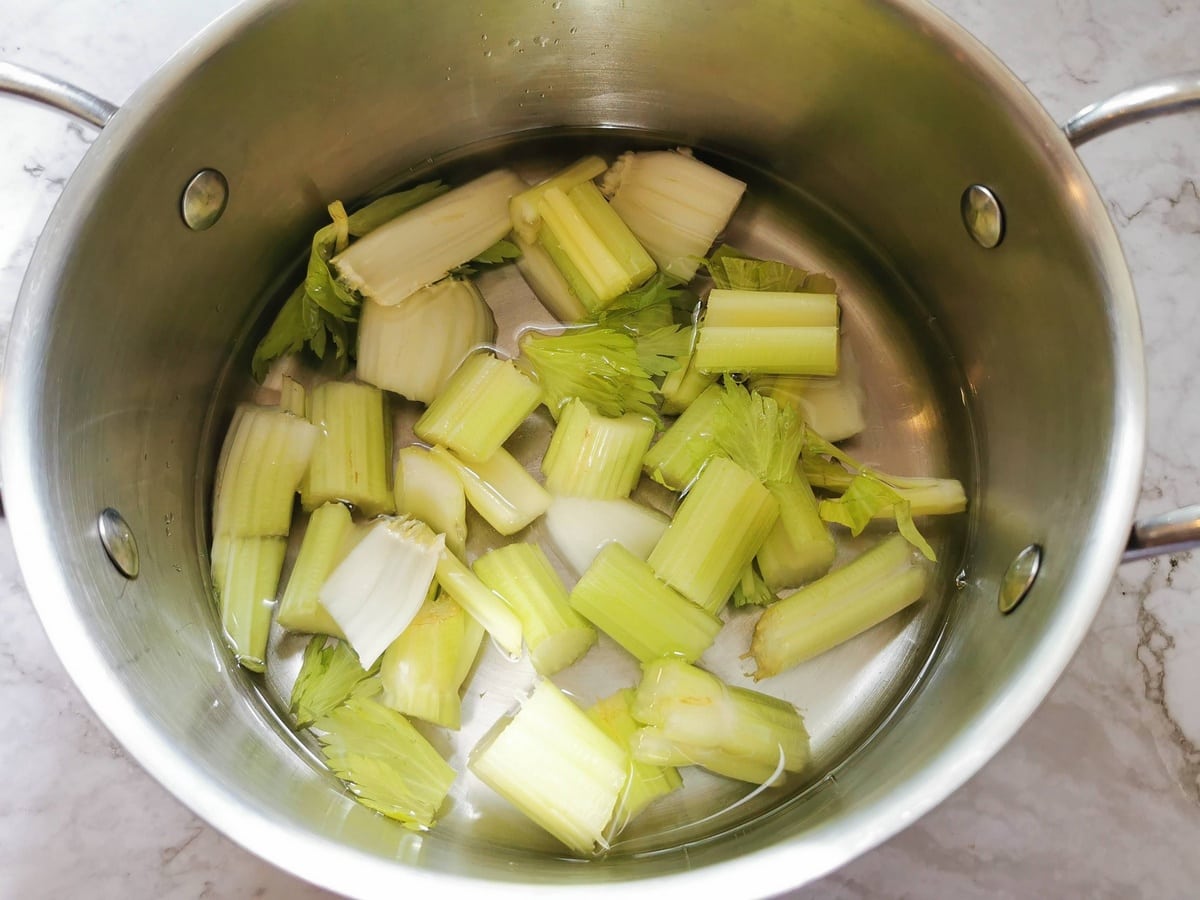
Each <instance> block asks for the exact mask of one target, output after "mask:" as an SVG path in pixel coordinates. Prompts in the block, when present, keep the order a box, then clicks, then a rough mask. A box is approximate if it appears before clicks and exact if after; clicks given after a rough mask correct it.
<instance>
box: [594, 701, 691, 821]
mask: <svg viewBox="0 0 1200 900" xmlns="http://www.w3.org/2000/svg"><path fill="white" fill-rule="evenodd" d="M632 708H633V689H632V688H624V689H622V690H619V691H617V692H616V693H615V694H610V695H609V696H607V697H605V698H604V699H603V700H599V701H597V702H596V703H593V704H592V705H591V706H590V707H589V708H588V709H587V715H588V718H589V719H591V720H592V721H593V722H595V723H596V724H597V725H598V726H599V727H600V730H601V731H603V732H604V733H605V734H607V735H608V736H609V737H610V738H612V739H613V741H615V742H616V744H617V746H618V747H623V748H626V749H628V747H629V745H630V742H631V741H632V740H633V737H634V735H635V734H636V733H637V730H638V723H637V722H636V721H635V720H634V718H633V714H632ZM681 787H683V779H682V778H680V777H679V772H678V771H676V770H675V768H674V767H673V766H656V765H651V764H650V763H644V762H638V761H637V760H634V759H630V760H629V772H628V774H627V775H626V776H625V784H624V786H623V787H622V788H621V798H620V800H619V801H618V802H617V807H616V809H615V810H614V811H613V817H612V822H611V823H610V825H609V828H608V833H607V834H606V835H605V837H606V839H607V840H610V841H611V840H612V838H613V837H615V836H616V835H618V834H620V833H621V832H622V831H623V830H624V829H625V826H626V825H628V824H629V823H630V822H632V821H633V820H634V819H635V818H637V816H638V814H639V813H640V812H641V811H642V810H644V809H645V808H646V807H647V806H649V805H650V804H651V803H652V802H654V801H655V800H657V799H658V798H659V797H664V796H666V795H667V794H669V793H671V792H672V791H677V790H679V788H681Z"/></svg>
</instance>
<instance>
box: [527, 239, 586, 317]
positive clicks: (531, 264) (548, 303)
mask: <svg viewBox="0 0 1200 900" xmlns="http://www.w3.org/2000/svg"><path fill="white" fill-rule="evenodd" d="M513 239H514V240H515V241H516V244H517V246H518V247H520V248H521V255H520V256H519V257H517V270H518V271H520V273H521V275H522V276H523V277H524V278H525V283H526V284H528V285H529V288H530V290H532V291H533V293H534V294H535V295H536V296H537V298H538V300H539V301H541V304H542V306H544V307H546V309H548V310H549V311H550V312H552V313H553V314H554V315H555V317H556V318H557V319H558V320H559V321H560V322H578V321H580V320H581V319H584V318H586V317H587V314H588V308H587V307H586V306H584V305H583V302H582V301H581V300H580V299H579V295H578V294H577V293H576V292H575V290H574V289H573V288H572V286H571V285H570V284H569V283H568V282H567V279H566V278H565V277H564V276H563V273H562V272H560V271H559V268H558V266H556V265H555V264H554V260H553V259H551V258H550V253H549V252H548V251H547V250H546V248H545V247H543V246H542V245H541V244H540V243H538V242H533V241H526V240H525V239H524V238H522V237H521V236H520V235H519V234H518V235H513Z"/></svg>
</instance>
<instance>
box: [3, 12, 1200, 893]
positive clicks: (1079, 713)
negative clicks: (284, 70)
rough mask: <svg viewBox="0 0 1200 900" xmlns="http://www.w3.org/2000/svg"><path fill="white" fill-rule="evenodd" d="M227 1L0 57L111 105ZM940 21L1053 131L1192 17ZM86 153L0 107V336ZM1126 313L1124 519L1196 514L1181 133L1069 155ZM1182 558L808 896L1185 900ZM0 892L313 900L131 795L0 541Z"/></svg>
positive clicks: (1189, 860)
mask: <svg viewBox="0 0 1200 900" xmlns="http://www.w3.org/2000/svg"><path fill="white" fill-rule="evenodd" d="M232 5H233V3H232V2H231V0H192V2H189V3H163V2H159V0H105V2H100V0H10V2H6V3H4V4H0V59H8V60H13V61H15V62H19V63H23V64H26V65H29V66H32V67H35V68H37V69H41V70H43V71H45V72H48V73H51V74H54V75H57V76H60V77H63V78H66V79H68V80H71V81H74V82H76V83H78V84H80V85H81V86H84V87H86V88H88V89H89V90H91V91H93V92H95V93H97V94H99V95H101V96H104V97H106V98H108V99H111V100H113V101H115V102H120V101H122V100H124V99H125V98H126V97H127V96H128V95H129V94H130V93H131V92H132V91H133V89H134V88H135V87H136V86H137V85H138V84H139V83H140V82H141V81H143V80H144V79H145V78H147V77H148V76H149V75H150V74H151V72H153V71H154V69H155V68H156V67H157V66H158V65H159V64H160V63H162V62H163V61H164V60H166V59H167V57H168V56H170V54H171V53H173V52H174V51H175V50H176V49H178V48H179V47H180V46H182V44H183V43H184V42H185V41H186V40H187V39H188V38H189V37H191V36H192V35H193V34H194V33H195V32H196V31H198V30H199V29H200V28H202V27H203V26H204V25H205V24H206V23H207V22H209V21H210V20H211V19H213V18H215V17H216V16H217V15H219V14H220V13H221V12H223V11H224V10H225V9H226V8H228V7H230V6H232ZM939 5H940V6H941V7H942V8H943V9H944V10H945V11H946V12H947V13H949V14H950V15H951V16H952V17H953V18H955V19H956V20H957V21H959V22H960V23H961V24H962V25H964V26H965V27H966V28H967V29H968V30H970V31H971V32H973V33H974V34H975V35H976V36H978V37H979V38H980V39H981V40H983V41H984V43H986V44H987V45H989V46H990V47H991V48H992V49H993V50H994V51H995V52H996V54H997V55H998V56H999V57H1000V58H1001V59H1002V60H1003V61H1004V62H1006V63H1007V64H1008V65H1009V66H1010V67H1011V68H1012V69H1013V70H1014V71H1015V72H1016V73H1017V74H1018V75H1019V76H1020V77H1021V78H1022V79H1023V80H1024V81H1025V82H1026V83H1027V84H1028V85H1029V87H1030V88H1031V89H1032V91H1033V93H1034V94H1035V95H1036V96H1037V97H1038V98H1039V99H1040V100H1041V101H1042V102H1043V103H1044V104H1045V106H1046V107H1047V108H1048V109H1049V111H1050V112H1051V114H1053V115H1054V116H1055V117H1056V118H1057V119H1059V120H1060V121H1063V120H1065V119H1066V118H1067V117H1068V116H1069V115H1070V114H1071V113H1073V112H1074V111H1075V110H1076V109H1078V108H1079V107H1081V106H1083V105H1084V104H1086V103H1088V102H1091V101H1093V100H1097V99H1099V98H1102V97H1104V96H1107V95H1109V94H1111V93H1113V92H1114V91H1116V90H1119V89H1121V88H1124V87H1127V86H1129V85H1130V84H1133V83H1136V82H1137V81H1139V80H1143V79H1145V78H1147V77H1150V76H1153V75H1161V74H1166V73H1170V72H1175V71H1183V70H1188V69H1197V68H1200V49H1198V48H1197V44H1196V40H1195V36H1196V35H1197V34H1200V3H1196V2H1195V0H1057V2H1056V3H1046V2H1043V0H1014V2H1012V3H995V2H993V3H989V4H980V3H977V2H975V0H941V2H940V3H939ZM91 139H92V134H91V132H90V131H89V130H88V129H86V128H84V127H81V126H79V125H77V124H74V123H72V122H69V121H67V120H66V119H64V118H62V117H60V116H58V115H55V114H53V113H50V112H47V111H44V110H40V109H37V108H35V107H33V106H30V105H24V104H20V103H12V102H9V101H7V100H0V197H2V198H3V204H4V209H5V214H4V215H3V216H0V335H3V334H4V333H5V332H6V329H7V323H8V321H9V318H10V316H11V312H12V307H13V304H14V303H15V300H16V296H17V293H18V288H19V286H20V282H21V278H22V275H23V273H24V270H25V267H26V265H27V263H28V260H29V257H30V253H31V251H32V249H33V246H34V243H35V241H36V239H37V235H38V233H39V231H40V230H41V228H42V226H43V224H44V222H45V220H46V217H47V216H48V215H49V213H50V210H51V207H52V206H53V204H54V202H55V199H56V198H57V196H58V194H59V192H60V190H61V189H62V186H63V184H64V182H65V181H66V179H67V178H68V177H69V176H70V174H71V171H72V169H73V168H74V166H75V165H76V163H77V162H78V161H79V159H80V158H81V157H82V155H83V153H84V152H85V151H86V149H87V146H88V143H89V141H90V140H91ZM1082 156H1083V158H1084V161H1085V162H1086V163H1087V165H1088V168H1089V170H1090V171H1091V173H1092V175H1093V177H1094V179H1095V181H1096V183H1097V185H1098V187H1099V188H1100V191H1101V193H1102V194H1103V196H1104V197H1105V198H1106V200H1107V202H1108V205H1109V209H1110V211H1111V214H1112V217H1113V220H1114V221H1115V223H1116V225H1117V227H1118V231H1119V234H1120V237H1121V241H1122V243H1123V245H1124V248H1125V253H1126V256H1127V259H1128V261H1129V265H1130V268H1131V270H1132V272H1133V277H1134V281H1135V283H1136V286H1137V290H1138V294H1139V297H1140V299H1141V303H1142V311H1143V317H1144V326H1145V331H1146V341H1147V344H1148V354H1147V355H1148V359H1149V361H1150V366H1151V368H1150V389H1151V393H1150V429H1149V453H1148V457H1147V466H1146V472H1145V476H1144V480H1143V493H1142V511H1143V512H1144V513H1151V512H1157V511H1163V510H1166V509H1170V508H1172V507H1174V506H1177V505H1182V504H1186V503H1189V502H1196V501H1198V500H1200V468H1197V466H1196V463H1197V462H1198V461H1200V460H1198V459H1197V457H1198V456H1200V451H1197V449H1196V448H1197V446H1200V408H1198V407H1197V406H1196V405H1195V403H1194V402H1192V401H1193V395H1192V390H1193V384H1194V382H1193V375H1192V370H1193V364H1194V361H1195V358H1196V354H1195V349H1194V348H1195V346H1196V340H1197V336H1200V304H1198V303H1197V302H1196V298H1195V291H1196V285H1197V284H1198V283H1200V191H1198V190H1197V180H1196V179H1197V178H1198V177H1200V115H1196V116H1193V117H1186V116H1181V117H1176V118H1174V119H1169V120H1164V121H1160V122H1156V123H1152V124H1148V125H1141V126H1137V127H1135V128H1131V129H1129V130H1127V131H1125V132H1122V133H1119V134H1116V135H1113V136H1110V137H1106V138H1105V139H1103V140H1101V141H1097V142H1096V143H1094V144H1092V145H1089V146H1088V147H1087V148H1085V149H1084V150H1083V152H1082ZM1198 595H1200V560H1193V559H1191V558H1190V554H1188V555H1184V556H1181V557H1179V558H1173V559H1170V560H1161V561H1147V562H1141V563H1136V564H1131V565H1127V566H1125V567H1123V568H1122V569H1121V570H1120V573H1119V575H1118V578H1117V580H1116V581H1115V582H1114V583H1113V585H1112V588H1111V590H1110V591H1109V595H1108V597H1107V599H1106V601H1105V603H1104V605H1103V607H1102V609H1101V611H1100V614H1099V616H1098V617H1097V619H1096V621H1095V624H1094V625H1093V627H1092V629H1091V632H1090V634H1089V635H1088V637H1087V639H1086V641H1085V642H1084V644H1083V647H1082V649H1081V650H1080V652H1079V654H1078V655H1077V657H1076V658H1075V660H1074V662H1073V663H1072V664H1071V666H1070V668H1069V669H1068V670H1067V672H1066V674H1065V675H1064V676H1063V678H1062V680H1061V681H1060V682H1059V684H1058V685H1057V687H1056V688H1055V689H1054V691H1053V692H1052V693H1051V694H1050V696H1049V698H1048V699H1047V700H1046V702H1045V703H1044V704H1043V705H1042V707H1041V708H1040V709H1039V710H1038V711H1037V713H1036V714H1035V715H1034V716H1033V717H1032V718H1031V719H1030V721H1029V722H1028V724H1026V725H1025V727H1024V728H1023V729H1022V730H1021V732H1020V733H1019V734H1018V735H1017V737H1016V738H1015V739H1014V740H1013V741H1012V742H1011V743H1010V744H1009V745H1008V746H1007V747H1005V748H1004V749H1003V750H1001V751H1000V753H999V754H998V755H997V756H996V758H995V759H994V760H993V761H992V762H991V763H989V764H988V765H987V766H986V767H985V768H984V769H983V770H982V771H981V772H980V773H979V774H978V775H976V776H975V778H973V779H972V780H971V781H970V782H969V783H968V784H967V785H966V786H964V787H963V788H962V789H960V790H959V791H958V792H957V793H955V794H954V795H953V796H952V797H950V798H949V799H948V800H947V801H946V802H945V803H943V804H942V805H941V806H940V807H938V808H937V809H935V810H934V811H933V812H931V813H930V814H928V815H926V816H925V817H924V818H922V819H921V820H920V821H918V822H917V823H916V824H915V825H913V826H911V827H910V828H908V829H907V830H906V831H904V832H902V833H901V834H899V835H898V836H896V837H895V838H893V839H892V840H890V841H888V842H887V843H886V844H884V845H882V846H881V847H879V848H877V849H875V850H873V851H871V852H870V853H868V854H866V855H865V856H863V857H861V858H859V859H858V860H856V861H854V862H852V863H850V864H849V865H847V866H845V867H844V868H842V869H841V870H839V871H838V872H835V873H834V874H832V875H831V876H829V877H827V878H826V879H824V880H822V881H820V882H818V883H816V884H815V885H812V886H811V887H810V888H808V889H807V890H806V891H805V892H803V893H804V895H805V896H814V897H833V898H851V897H873V896H889V897H900V896H921V897H955V898H971V897H984V896H987V897H997V896H999V897H1026V896H1094V897H1102V896H1113V897H1116V896H1121V897H1128V896H1147V897H1172V896H1180V897H1182V896H1189V895H1191V896H1194V894H1195V885H1196V884H1197V882H1200V853H1197V852H1196V848H1197V847H1198V846H1200V692H1197V691H1195V690H1194V688H1193V686H1194V685H1195V684H1197V683H1198V679H1200V604H1197V602H1196V600H1195V596H1198ZM0 621H2V622H3V623H4V626H3V628H0V770H2V771H3V772H4V773H5V780H6V782H7V783H8V784H9V788H8V789H7V790H5V791H4V792H2V793H0V896H3V897H29V898H33V897H60V896H69V895H72V894H78V893H84V892H86V894H87V895H88V896H91V897H95V898H98V900H99V898H109V897H113V898H117V897H120V898H129V897H206V898H207V897H214V898H215V897H230V898H233V897H249V896H254V897H289V898H306V897H317V896H327V895H326V894H324V892H322V891H319V890H317V889H316V888H312V887H310V886H308V885H305V884H302V883H301V882H298V881H296V880H295V879H294V878H292V877H290V876H289V875H286V874H284V873H282V872H280V871H278V870H276V869H274V868H273V867H271V866H270V865H268V864H267V863H264V862H262V861H260V860H259V859H257V858H255V857H253V856H251V855H250V854H248V853H246V852H245V851H243V850H241V849H240V848H238V847H236V846H234V845H233V844H232V843H230V842H229V841H227V840H226V839H225V838H223V837H222V836H221V835H220V834H218V833H217V832H215V831H214V830H213V829H212V828H210V827H208V826H207V825H205V824H204V823H203V822H201V821H200V820H198V819H197V818H196V817H195V816H193V815H192V814H191V813H190V812H189V811H188V810H187V809H186V808H184V807H183V806H182V805H181V804H180V803H179V802H178V801H176V800H175V799H174V798H173V797H172V796H170V795H169V794H167V792H166V791H165V790H164V789H162V788H161V787H159V785H158V784H157V783H156V782H155V781H153V780H152V779H151V778H150V777H149V776H148V775H146V774H145V773H144V772H143V771H142V770H141V769H140V768H139V767H138V766H137V765H136V764H135V763H134V762H132V761H131V760H130V758H129V757H128V756H127V755H126V754H125V752H124V751H123V750H122V749H121V748H120V747H119V746H118V745H117V743H116V742H115V741H114V740H113V738H112V737H111V736H110V735H109V734H108V732H107V731H106V730H105V728H104V727H103V726H102V725H101V724H100V723H99V721H98V720H97V719H96V718H95V716H94V715H93V714H92V713H91V711H90V710H89V709H88V707H87V706H86V705H85V704H84V702H83V700H82V699H81V698H80V695H79V694H78V692H77V691H76V689H75V688H74V686H73V685H72V684H71V682H70V680H69V679H68V678H67V676H66V674H65V673H64V671H63V669H62V666H61V665H60V664H59V661H58V659H57V658H56V657H55V655H54V653H53V652H52V650H51V649H50V645H49V643H48V642H47V640H46V638H45V636H44V634H43V632H42V629H41V627H40V625H39V623H38V621H37V618H36V617H35V615H34V613H33V609H32V607H31V606H30V604H29V600H28V597H27V596H26V593H25V589H24V587H23V585H22V581H21V576H20V573H19V571H18V569H17V566H16V563H15V560H14V554H13V549H12V544H11V541H10V539H9V533H8V525H7V523H4V522H3V521H0Z"/></svg>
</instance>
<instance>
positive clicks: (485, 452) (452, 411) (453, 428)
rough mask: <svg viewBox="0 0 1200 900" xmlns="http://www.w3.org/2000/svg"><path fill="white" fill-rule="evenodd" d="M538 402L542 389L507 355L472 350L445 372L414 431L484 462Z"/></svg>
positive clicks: (422, 437)
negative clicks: (448, 373) (443, 382)
mask: <svg viewBox="0 0 1200 900" xmlns="http://www.w3.org/2000/svg"><path fill="white" fill-rule="evenodd" d="M541 402H542V389H541V388H540V387H539V386H538V384H537V382H535V381H534V380H533V379H531V378H530V377H529V376H528V375H526V374H525V373H524V372H522V371H521V370H520V369H518V368H517V367H516V365H515V364H514V363H513V361H512V360H511V359H499V358H497V357H496V356H495V355H493V354H492V353H473V354H471V355H470V356H468V357H467V358H466V359H465V360H464V361H463V363H462V365H460V366H459V367H458V369H457V370H456V371H455V373H454V374H453V375H452V376H450V380H449V381H448V382H446V386H445V388H444V389H443V390H442V392H441V393H440V394H439V395H438V396H437V399H435V400H434V401H433V402H432V403H431V404H429V408H428V409H426V410H425V412H424V413H423V414H422V415H421V418H419V419H417V422H416V424H415V425H414V426H413V431H414V432H416V435H417V437H419V438H421V439H422V440H424V441H428V442H429V443H431V444H440V445H441V446H443V447H448V448H449V449H451V450H453V451H454V452H455V453H457V454H458V455H459V456H460V457H461V458H462V459H464V460H467V461H468V462H485V461H486V460H488V459H490V458H491V457H492V455H493V454H494V453H495V452H496V451H497V450H499V449H500V446H501V445H502V444H503V443H504V442H505V441H506V440H508V438H509V436H510V435H512V433H513V432H514V431H516V430H517V426H518V425H520V424H521V423H522V422H524V421H525V418H526V417H527V416H528V415H529V414H530V413H531V412H533V411H534V410H535V409H536V408H537V406H538V404H539V403H541Z"/></svg>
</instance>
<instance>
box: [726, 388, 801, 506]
mask: <svg viewBox="0 0 1200 900" xmlns="http://www.w3.org/2000/svg"><path fill="white" fill-rule="evenodd" d="M712 428H713V437H714V438H715V439H716V442H717V446H718V447H719V448H720V449H721V451H722V452H723V453H724V454H725V455H726V456H728V457H729V458H730V459H732V460H733V461H734V462H735V463H737V464H738V465H739V466H741V467H742V468H743V469H745V470H747V471H748V472H751V473H752V474H753V475H754V477H755V478H757V479H759V480H760V481H785V482H786V481H791V480H792V479H794V478H795V477H796V460H797V459H799V457H800V451H801V448H802V447H803V446H804V438H805V429H804V423H803V422H802V421H801V419H800V416H799V415H798V414H797V413H796V410H794V409H793V408H792V407H790V406H781V405H780V404H779V403H777V402H776V401H775V400H773V399H772V398H770V397H764V396H763V395H762V394H760V393H758V392H757V391H748V390H746V388H744V387H742V385H740V384H738V383H737V382H735V381H733V380H732V379H729V378H727V379H725V389H724V392H723V393H722V395H721V401H720V403H719V404H718V406H717V412H716V416H715V417H714V419H713V426H712Z"/></svg>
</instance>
